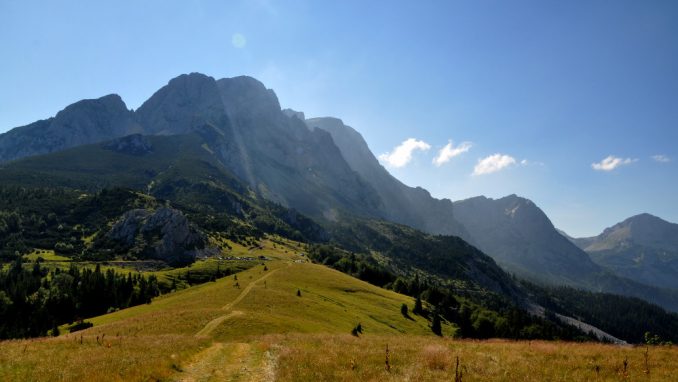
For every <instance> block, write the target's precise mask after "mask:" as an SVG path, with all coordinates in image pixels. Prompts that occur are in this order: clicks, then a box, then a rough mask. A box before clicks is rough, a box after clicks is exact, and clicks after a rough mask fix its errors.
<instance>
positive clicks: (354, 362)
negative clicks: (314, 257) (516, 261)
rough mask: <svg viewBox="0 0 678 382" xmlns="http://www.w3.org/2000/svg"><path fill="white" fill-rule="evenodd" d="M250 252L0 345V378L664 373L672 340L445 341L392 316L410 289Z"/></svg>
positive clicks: (418, 322) (276, 253)
mask: <svg viewBox="0 0 678 382" xmlns="http://www.w3.org/2000/svg"><path fill="white" fill-rule="evenodd" d="M251 253H252V254H253V255H256V256H259V255H263V256H266V257H267V258H268V260H266V261H264V262H263V265H262V264H261V263H259V264H258V265H256V266H254V267H252V268H250V269H248V270H246V271H243V272H240V273H237V274H235V275H233V276H229V277H225V278H222V279H219V280H217V281H216V282H210V283H206V284H202V285H199V286H195V287H192V288H188V289H184V290H182V291H179V292H176V293H173V294H170V295H165V296H162V297H160V298H157V299H155V300H154V301H153V302H152V303H151V304H149V305H143V306H137V307H133V308H129V309H125V310H121V311H118V312H115V313H112V314H107V315H104V316H100V317H96V318H94V319H92V320H91V321H92V322H93V323H94V327H92V328H90V329H87V330H84V331H81V332H75V333H70V334H65V335H62V336H60V337H58V338H41V339H33V340H13V341H4V342H0V380H7V381H24V380H35V381H42V380H68V381H73V380H75V381H90V380H98V381H130V380H131V381H136V380H145V381H147V380H168V381H169V380H177V381H208V380H214V381H219V380H226V381H273V380H279V381H309V380H323V381H350V380H367V381H383V380H387V381H401V380H455V374H456V375H457V376H459V374H461V377H462V379H460V380H463V381H509V380H523V381H544V380H550V381H573V380H582V381H583V380H603V381H607V380H610V381H616V380H636V381H645V380H648V381H649V380H652V381H671V380H675V379H674V377H675V371H676V370H675V363H674V361H675V359H676V357H678V349H675V348H670V347H649V348H645V347H631V346H624V347H621V346H613V345H601V344H580V343H566V342H540V341H530V342H528V341H522V342H521V341H498V340H490V341H469V340H451V339H450V337H449V335H450V334H452V333H453V332H454V328H453V327H452V326H449V325H446V324H445V325H444V326H443V332H444V334H445V336H446V337H447V338H439V337H436V336H434V335H432V332H431V330H430V328H429V325H430V322H428V321H427V320H426V319H424V318H422V317H419V316H416V315H411V316H410V317H409V318H407V317H404V316H403V315H402V314H401V312H400V306H401V304H403V303H405V304H408V305H409V306H410V307H411V306H412V304H413V300H412V299H411V298H409V297H407V296H403V295H400V294H397V293H394V292H391V291H387V290H383V289H380V288H377V287H375V286H372V285H370V284H367V283H364V282H362V281H359V280H357V279H354V278H351V277H350V276H347V275H345V274H343V273H340V272H337V271H334V270H331V269H329V268H326V267H324V266H321V265H316V264H311V263H308V262H307V259H306V258H305V256H300V255H299V248H298V244H297V243H294V242H289V241H285V242H284V244H282V245H281V241H280V240H276V243H274V242H272V241H264V242H263V246H262V247H261V248H260V249H257V250H254V251H251ZM236 283H237V284H238V286H236ZM297 291H299V292H300V296H298V295H297ZM358 323H360V324H361V326H362V328H363V334H361V335H360V336H359V337H356V336H352V335H351V334H350V331H351V329H352V328H354V327H355V326H356V325H357V324H358ZM386 349H388V352H387V350H386ZM457 359H458V360H459V366H458V367H457ZM625 363H626V366H624V364H625Z"/></svg>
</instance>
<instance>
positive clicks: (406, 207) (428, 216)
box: [306, 117, 467, 237]
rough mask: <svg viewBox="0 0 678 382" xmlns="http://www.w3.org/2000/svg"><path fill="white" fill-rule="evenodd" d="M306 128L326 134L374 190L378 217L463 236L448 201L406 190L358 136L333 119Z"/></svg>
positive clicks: (419, 190) (310, 123)
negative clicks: (378, 199)
mask: <svg viewBox="0 0 678 382" xmlns="http://www.w3.org/2000/svg"><path fill="white" fill-rule="evenodd" d="M306 124H307V125H308V127H309V128H310V129H313V130H315V129H317V130H323V131H327V132H328V133H330V135H331V136H332V139H333V140H334V143H335V144H336V145H337V147H338V148H339V150H340V151H341V154H342V156H343V157H344V159H346V162H347V163H348V164H349V166H351V169H353V170H354V171H355V172H357V173H358V174H360V176H361V177H362V178H363V179H364V180H365V181H366V182H368V183H369V184H370V186H372V188H373V189H374V190H376V192H377V194H378V195H379V197H380V198H381V201H382V203H383V204H382V205H381V211H380V213H381V217H383V218H385V219H388V220H391V221H394V222H397V223H401V224H406V225H409V226H411V227H414V228H417V229H420V230H422V231H425V232H428V233H432V234H446V235H456V236H461V237H465V236H467V234H466V232H465V230H464V228H463V227H462V226H461V225H460V224H459V223H458V222H457V221H456V220H455V218H454V207H453V205H452V202H451V201H450V200H448V199H435V198H433V197H431V194H429V193H428V191H426V190H424V189H423V188H420V187H408V186H406V185H405V184H403V183H402V182H400V181H399V180H398V179H396V178H394V177H393V176H392V175H391V174H390V173H389V172H388V171H386V169H385V168H384V167H383V166H382V165H381V164H380V163H379V161H378V160H377V158H376V157H375V156H374V154H372V151H370V149H369V147H368V146H367V143H366V142H365V140H364V139H363V137H362V135H360V133H358V132H357V131H356V130H354V129H353V128H352V127H350V126H346V125H344V123H343V122H342V121H341V120H340V119H337V118H331V117H325V118H311V119H307V120H306Z"/></svg>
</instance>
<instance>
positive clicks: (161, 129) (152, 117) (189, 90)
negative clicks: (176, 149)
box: [136, 73, 225, 135]
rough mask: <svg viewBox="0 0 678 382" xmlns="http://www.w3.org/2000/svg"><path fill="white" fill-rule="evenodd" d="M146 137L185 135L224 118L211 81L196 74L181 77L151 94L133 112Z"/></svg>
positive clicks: (213, 82)
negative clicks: (153, 135)
mask: <svg viewBox="0 0 678 382" xmlns="http://www.w3.org/2000/svg"><path fill="white" fill-rule="evenodd" d="M136 115H137V119H138V120H139V122H140V123H141V124H142V125H143V126H144V130H145V132H146V133H147V134H163V135H167V134H185V133H187V132H190V131H191V130H192V129H193V128H195V127H197V126H200V125H204V124H210V123H211V124H219V123H221V122H223V120H224V118H225V113H224V108H223V104H222V102H221V96H220V94H219V89H218V87H217V83H216V81H215V80H214V78H212V77H209V76H206V75H204V74H200V73H191V74H182V75H180V76H178V77H176V78H174V79H172V80H170V81H169V83H168V84H167V85H165V86H163V87H162V88H161V89H160V90H158V91H157V92H155V94H153V95H152V96H151V98H149V99H148V100H147V101H146V102H144V104H143V105H141V107H140V108H139V109H138V110H137V112H136Z"/></svg>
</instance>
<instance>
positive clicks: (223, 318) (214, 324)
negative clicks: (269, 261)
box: [195, 268, 280, 337]
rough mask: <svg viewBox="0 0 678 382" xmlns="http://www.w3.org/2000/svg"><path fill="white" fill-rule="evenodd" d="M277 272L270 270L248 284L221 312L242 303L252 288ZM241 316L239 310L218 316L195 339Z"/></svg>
mask: <svg viewBox="0 0 678 382" xmlns="http://www.w3.org/2000/svg"><path fill="white" fill-rule="evenodd" d="M279 270H280V268H278V269H274V270H272V271H270V272H268V273H266V274H265V275H263V276H261V277H259V278H258V279H256V280H253V281H252V282H250V283H249V284H248V285H247V287H245V289H243V290H242V292H240V294H239V295H238V297H236V299H235V300H233V301H231V302H229V303H228V304H226V305H224V306H222V307H221V310H230V309H231V308H232V307H233V306H234V305H235V304H237V303H239V302H240V301H242V299H244V298H245V297H246V296H247V295H248V294H249V293H250V291H251V290H252V288H254V286H255V285H256V284H257V283H258V282H260V281H263V280H265V279H266V278H268V277H270V276H271V275H272V274H274V273H275V272H277V271H279ZM243 314H244V313H243V312H241V311H239V310H235V311H233V312H231V313H229V314H225V315H223V316H219V317H217V318H215V319H213V320H212V321H210V322H208V323H207V324H205V326H204V327H203V328H202V329H200V330H199V331H198V332H197V333H195V336H196V337H197V336H206V335H209V334H210V333H212V331H213V330H214V329H216V327H217V326H219V325H220V324H221V323H222V322H224V321H226V320H228V319H229V318H231V317H235V316H241V315H243Z"/></svg>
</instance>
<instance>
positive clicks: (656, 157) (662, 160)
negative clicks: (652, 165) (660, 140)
mask: <svg viewBox="0 0 678 382" xmlns="http://www.w3.org/2000/svg"><path fill="white" fill-rule="evenodd" d="M652 159H654V161H655V162H659V163H669V162H671V158H669V157H667V156H666V155H663V154H657V155H653V156H652Z"/></svg>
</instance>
